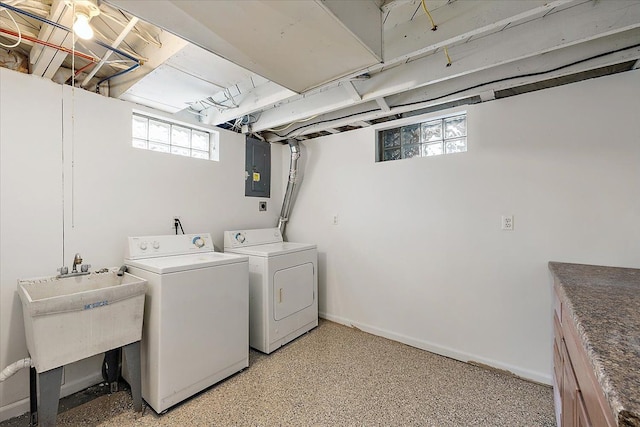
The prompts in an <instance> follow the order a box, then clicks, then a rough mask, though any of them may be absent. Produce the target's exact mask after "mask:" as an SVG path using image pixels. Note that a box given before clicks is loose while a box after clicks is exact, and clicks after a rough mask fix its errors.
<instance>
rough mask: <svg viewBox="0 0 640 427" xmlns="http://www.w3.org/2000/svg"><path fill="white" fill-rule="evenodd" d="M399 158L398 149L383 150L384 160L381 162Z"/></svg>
mask: <svg viewBox="0 0 640 427" xmlns="http://www.w3.org/2000/svg"><path fill="white" fill-rule="evenodd" d="M399 158H400V149H399V148H393V149H391V150H384V158H383V159H382V160H398V159H399Z"/></svg>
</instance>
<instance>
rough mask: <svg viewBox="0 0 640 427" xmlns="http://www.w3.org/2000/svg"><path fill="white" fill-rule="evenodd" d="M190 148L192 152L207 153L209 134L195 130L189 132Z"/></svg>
mask: <svg viewBox="0 0 640 427" xmlns="http://www.w3.org/2000/svg"><path fill="white" fill-rule="evenodd" d="M191 148H193V149H194V150H202V151H209V134H208V133H207V132H200V131H197V130H193V131H191Z"/></svg>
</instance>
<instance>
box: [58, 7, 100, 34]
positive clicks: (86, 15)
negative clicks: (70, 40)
mask: <svg viewBox="0 0 640 427" xmlns="http://www.w3.org/2000/svg"><path fill="white" fill-rule="evenodd" d="M66 3H67V6H69V7H71V8H73V11H74V14H75V16H74V21H73V32H74V33H75V34H76V36H78V37H80V38H81V39H85V40H88V39H91V38H93V28H91V25H90V24H89V21H91V18H93V17H94V16H98V15H100V9H99V8H98V6H97V5H96V4H95V3H94V2H93V1H90V0H66Z"/></svg>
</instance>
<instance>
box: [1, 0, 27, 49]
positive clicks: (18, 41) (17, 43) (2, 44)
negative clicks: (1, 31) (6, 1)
mask: <svg viewBox="0 0 640 427" xmlns="http://www.w3.org/2000/svg"><path fill="white" fill-rule="evenodd" d="M2 10H4V11H5V12H6V13H7V15H9V18H11V20H12V21H13V25H15V26H16V31H17V32H18V40H17V41H16V42H15V43H14V44H12V45H7V44H4V43H2V42H0V46H2V47H6V48H13V47H17V46H18V45H19V44H20V43H22V32H21V31H20V27H19V26H18V23H17V22H16V20H15V19H13V16H11V14H10V13H9V10H8V9H7V8H2Z"/></svg>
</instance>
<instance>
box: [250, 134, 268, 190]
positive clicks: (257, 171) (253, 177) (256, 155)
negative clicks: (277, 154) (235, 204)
mask: <svg viewBox="0 0 640 427" xmlns="http://www.w3.org/2000/svg"><path fill="white" fill-rule="evenodd" d="M245 172H246V173H245V184H244V195H245V196H251V197H271V145H270V144H269V143H268V142H263V141H260V140H259V139H255V138H251V137H249V136H247V143H246V160H245Z"/></svg>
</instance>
